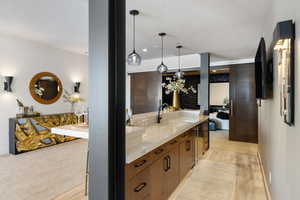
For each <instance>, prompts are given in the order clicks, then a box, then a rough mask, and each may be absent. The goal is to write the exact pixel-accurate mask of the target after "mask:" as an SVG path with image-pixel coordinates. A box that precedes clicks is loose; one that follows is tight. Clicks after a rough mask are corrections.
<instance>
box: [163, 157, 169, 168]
mask: <svg viewBox="0 0 300 200" xmlns="http://www.w3.org/2000/svg"><path fill="white" fill-rule="evenodd" d="M163 167H164V171H165V172H166V171H168V168H169V161H168V156H166V157H164V163H163Z"/></svg>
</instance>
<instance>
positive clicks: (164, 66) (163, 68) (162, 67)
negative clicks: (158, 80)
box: [156, 62, 168, 73]
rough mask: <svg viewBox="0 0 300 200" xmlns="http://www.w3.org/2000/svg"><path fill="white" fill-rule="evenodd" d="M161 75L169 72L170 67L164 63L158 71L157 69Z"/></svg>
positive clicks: (159, 66)
mask: <svg viewBox="0 0 300 200" xmlns="http://www.w3.org/2000/svg"><path fill="white" fill-rule="evenodd" d="M156 70H157V71H158V72H159V73H165V72H167V71H168V67H167V66H166V65H165V64H164V63H163V62H161V64H160V65H158V67H157V69H156Z"/></svg>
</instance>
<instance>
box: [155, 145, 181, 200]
mask: <svg viewBox="0 0 300 200" xmlns="http://www.w3.org/2000/svg"><path fill="white" fill-rule="evenodd" d="M150 183H151V186H152V188H151V195H150V196H151V200H165V199H167V198H168V197H169V196H170V195H171V194H172V192H173V191H174V190H175V189H176V187H177V186H178V185H179V145H178V144H177V145H176V146H174V148H172V149H171V150H170V151H169V152H168V153H166V154H164V156H162V157H161V158H160V159H159V160H157V161H156V162H154V163H153V165H152V166H151V167H150Z"/></svg>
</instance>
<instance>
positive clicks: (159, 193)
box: [150, 155, 168, 200]
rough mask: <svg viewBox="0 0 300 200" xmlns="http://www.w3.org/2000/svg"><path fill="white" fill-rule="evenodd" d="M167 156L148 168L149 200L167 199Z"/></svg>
mask: <svg viewBox="0 0 300 200" xmlns="http://www.w3.org/2000/svg"><path fill="white" fill-rule="evenodd" d="M167 166H168V155H164V156H163V157H161V158H160V159H159V160H157V161H155V162H154V163H153V165H152V166H151V167H150V184H151V186H152V187H151V194H150V197H151V200H165V199H166V198H167V185H166V183H165V181H166V171H167Z"/></svg>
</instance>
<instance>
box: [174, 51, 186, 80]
mask: <svg viewBox="0 0 300 200" xmlns="http://www.w3.org/2000/svg"><path fill="white" fill-rule="evenodd" d="M176 48H177V49H178V71H177V72H176V73H175V78H177V79H183V76H184V72H183V71H181V48H182V46H181V45H178V46H177V47H176Z"/></svg>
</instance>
